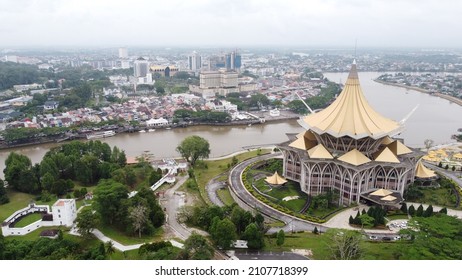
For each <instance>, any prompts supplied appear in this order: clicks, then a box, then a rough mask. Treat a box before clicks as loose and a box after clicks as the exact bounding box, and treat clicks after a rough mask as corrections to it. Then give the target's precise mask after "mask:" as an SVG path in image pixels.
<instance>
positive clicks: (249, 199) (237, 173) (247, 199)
mask: <svg viewBox="0 0 462 280" xmlns="http://www.w3.org/2000/svg"><path fill="white" fill-rule="evenodd" d="M278 155H279V154H268V155H263V156H259V157H255V158H251V159H249V160H246V161H243V162H241V163H239V164H238V165H236V166H235V167H234V168H233V169H232V170H231V173H230V176H229V179H230V190H231V191H233V192H234V194H236V196H237V197H238V198H239V199H240V200H241V201H243V202H244V203H245V204H247V205H248V206H250V207H251V208H254V209H257V210H258V211H260V212H261V213H262V214H264V215H266V216H268V217H271V218H275V219H278V220H280V221H282V222H284V223H285V224H286V225H285V226H284V227H282V229H283V230H284V231H286V232H289V231H301V230H303V231H312V230H313V229H314V227H315V226H316V227H317V228H318V230H321V231H323V232H324V231H325V230H326V228H325V227H324V226H321V225H319V224H315V223H310V222H308V221H303V220H300V219H298V218H295V217H292V216H290V215H287V214H284V213H282V212H279V211H277V210H276V209H274V208H271V207H269V206H268V205H266V204H264V203H262V202H260V201H259V200H258V199H256V198H255V197H254V196H253V195H251V194H250V193H249V192H248V191H247V190H246V189H245V187H244V184H243V183H242V180H241V177H242V172H243V171H244V169H245V168H246V167H247V166H248V165H249V164H251V163H254V162H257V161H262V160H268V159H270V158H273V157H275V156H278ZM280 229H281V228H271V229H270V230H269V231H268V233H273V232H277V231H279V230H280Z"/></svg>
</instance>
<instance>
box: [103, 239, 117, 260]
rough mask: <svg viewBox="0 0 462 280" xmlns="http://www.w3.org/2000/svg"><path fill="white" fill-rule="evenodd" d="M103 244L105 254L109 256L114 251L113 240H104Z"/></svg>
mask: <svg viewBox="0 0 462 280" xmlns="http://www.w3.org/2000/svg"><path fill="white" fill-rule="evenodd" d="M105 245H106V255H109V256H110V255H112V254H114V253H115V249H114V242H112V240H109V241H108V242H106V243H105Z"/></svg>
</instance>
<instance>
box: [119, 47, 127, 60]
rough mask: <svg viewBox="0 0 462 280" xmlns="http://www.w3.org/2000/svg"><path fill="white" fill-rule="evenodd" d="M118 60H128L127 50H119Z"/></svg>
mask: <svg viewBox="0 0 462 280" xmlns="http://www.w3.org/2000/svg"><path fill="white" fill-rule="evenodd" d="M119 58H128V50H127V48H119Z"/></svg>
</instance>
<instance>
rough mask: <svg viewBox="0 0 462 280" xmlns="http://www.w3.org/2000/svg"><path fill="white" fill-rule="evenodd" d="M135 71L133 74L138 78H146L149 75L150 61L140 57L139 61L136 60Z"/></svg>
mask: <svg viewBox="0 0 462 280" xmlns="http://www.w3.org/2000/svg"><path fill="white" fill-rule="evenodd" d="M133 71H134V73H133V74H134V76H135V77H136V78H139V77H146V75H147V74H148V73H149V63H148V61H147V60H145V59H144V58H142V57H139V58H138V59H137V60H135V65H134V67H133Z"/></svg>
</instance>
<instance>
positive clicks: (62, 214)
mask: <svg viewBox="0 0 462 280" xmlns="http://www.w3.org/2000/svg"><path fill="white" fill-rule="evenodd" d="M51 212H52V214H53V223H54V224H55V225H63V226H67V227H70V226H72V224H73V223H74V220H75V219H76V218H77V207H76V205H75V199H58V201H56V202H55V204H53V206H52V207H51Z"/></svg>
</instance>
